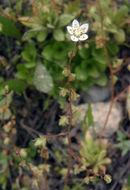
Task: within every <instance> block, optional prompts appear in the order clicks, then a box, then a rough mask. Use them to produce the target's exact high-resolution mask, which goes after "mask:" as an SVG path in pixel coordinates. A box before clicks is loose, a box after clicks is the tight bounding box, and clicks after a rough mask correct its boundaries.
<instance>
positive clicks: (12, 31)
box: [0, 15, 21, 39]
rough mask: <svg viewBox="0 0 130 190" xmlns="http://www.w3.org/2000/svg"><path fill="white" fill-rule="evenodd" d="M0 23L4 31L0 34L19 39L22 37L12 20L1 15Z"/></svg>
mask: <svg viewBox="0 0 130 190" xmlns="http://www.w3.org/2000/svg"><path fill="white" fill-rule="evenodd" d="M0 23H1V24H2V30H1V31H0V33H2V34H4V35H6V36H10V37H13V38H17V39H19V38H20V37H21V34H20V32H19V30H18V29H17V28H16V26H15V24H14V22H13V21H12V20H10V19H9V18H7V17H5V16H1V15H0Z"/></svg>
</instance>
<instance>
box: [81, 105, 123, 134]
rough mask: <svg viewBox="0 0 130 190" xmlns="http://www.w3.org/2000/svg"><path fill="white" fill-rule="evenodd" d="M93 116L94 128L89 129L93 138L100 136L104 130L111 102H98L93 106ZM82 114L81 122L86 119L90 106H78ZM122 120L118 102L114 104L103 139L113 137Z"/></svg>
mask: <svg viewBox="0 0 130 190" xmlns="http://www.w3.org/2000/svg"><path fill="white" fill-rule="evenodd" d="M91 107H92V114H93V121H94V122H93V126H91V127H90V128H89V130H90V132H91V134H92V135H93V136H100V134H101V131H102V129H103V126H104V123H105V120H106V116H107V114H108V111H109V107H110V102H96V103H92V104H91ZM78 108H79V112H80V118H79V121H80V122H81V121H82V120H83V119H84V116H85V113H86V111H87V108H88V104H81V105H79V106H78ZM121 120H122V109H121V105H120V103H118V102H115V103H114V104H113V108H112V111H111V115H110V116H109V120H108V123H107V125H106V128H105V131H104V134H103V137H111V136H112V135H113V134H114V133H115V132H116V131H117V130H118V128H119V125H120V121H121Z"/></svg>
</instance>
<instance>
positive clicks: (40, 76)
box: [34, 63, 53, 93]
mask: <svg viewBox="0 0 130 190" xmlns="http://www.w3.org/2000/svg"><path fill="white" fill-rule="evenodd" d="M34 85H35V87H36V89H37V90H39V91H41V92H44V93H48V92H50V91H51V90H52V89H53V81H52V78H51V75H50V74H49V73H48V71H47V70H46V68H45V66H44V65H42V64H41V63H39V64H38V65H37V67H36V70H35V74H34Z"/></svg>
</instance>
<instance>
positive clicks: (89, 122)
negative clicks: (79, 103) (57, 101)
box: [82, 102, 93, 134]
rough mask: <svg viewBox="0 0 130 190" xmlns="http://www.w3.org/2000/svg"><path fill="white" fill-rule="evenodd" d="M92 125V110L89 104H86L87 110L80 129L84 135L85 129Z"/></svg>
mask: <svg viewBox="0 0 130 190" xmlns="http://www.w3.org/2000/svg"><path fill="white" fill-rule="evenodd" d="M92 125H93V115H92V108H91V104H90V102H89V103H88V110H87V111H86V113H85V116H84V119H83V121H82V128H83V131H84V134H86V132H87V129H88V128H89V127H90V126H92Z"/></svg>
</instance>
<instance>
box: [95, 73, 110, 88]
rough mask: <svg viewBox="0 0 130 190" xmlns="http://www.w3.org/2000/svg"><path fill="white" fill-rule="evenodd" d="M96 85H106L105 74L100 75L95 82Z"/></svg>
mask: <svg viewBox="0 0 130 190" xmlns="http://www.w3.org/2000/svg"><path fill="white" fill-rule="evenodd" d="M95 83H96V84H98V85H100V86H105V85H106V83H107V77H106V75H105V74H102V75H101V76H100V78H99V79H97V80H96V81H95Z"/></svg>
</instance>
